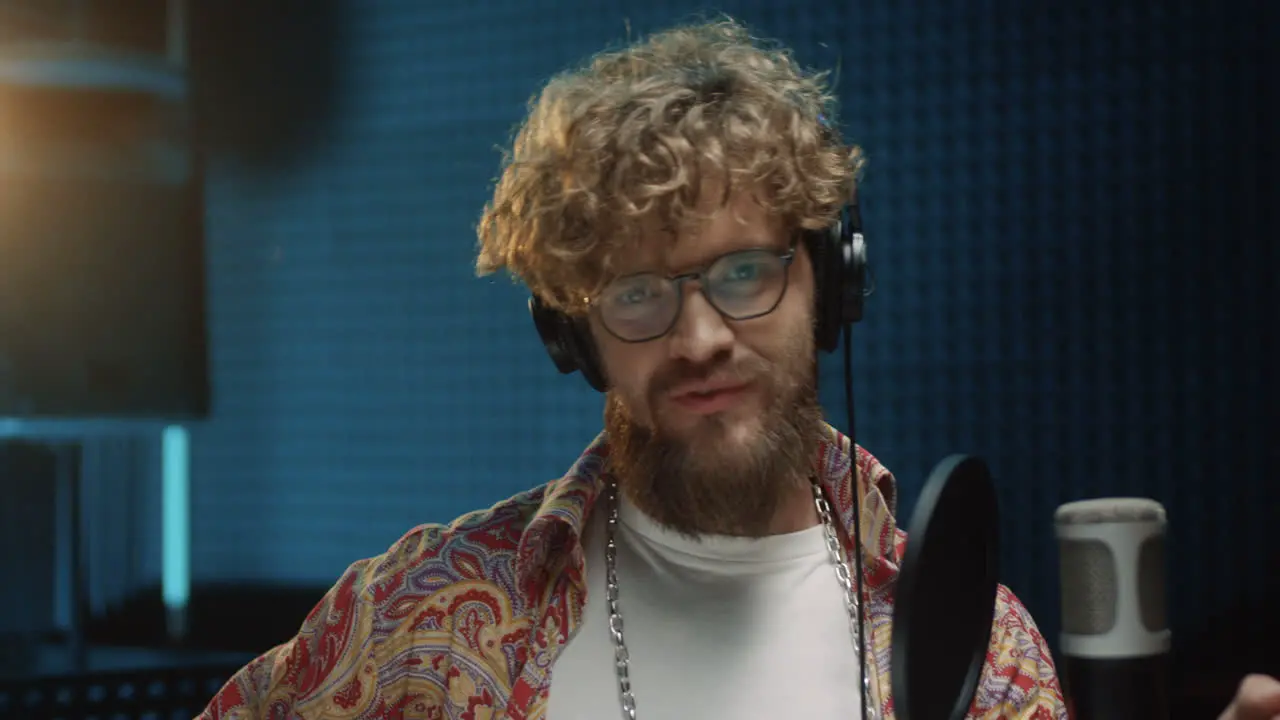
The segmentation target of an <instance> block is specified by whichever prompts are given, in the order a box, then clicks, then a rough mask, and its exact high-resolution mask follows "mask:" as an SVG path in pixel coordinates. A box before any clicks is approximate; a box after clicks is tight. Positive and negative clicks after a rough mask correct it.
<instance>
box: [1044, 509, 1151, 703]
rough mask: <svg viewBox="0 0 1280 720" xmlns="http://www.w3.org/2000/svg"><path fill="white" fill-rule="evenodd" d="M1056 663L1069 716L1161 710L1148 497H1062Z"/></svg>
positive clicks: (1058, 526)
mask: <svg viewBox="0 0 1280 720" xmlns="http://www.w3.org/2000/svg"><path fill="white" fill-rule="evenodd" d="M1053 520H1054V529H1055V532H1056V535H1057V537H1058V552H1059V563H1060V565H1059V569H1060V580H1061V583H1062V585H1061V594H1062V652H1061V655H1062V658H1061V662H1060V663H1059V667H1060V670H1061V676H1062V682H1063V690H1064V692H1065V694H1066V696H1067V703H1068V706H1069V707H1070V708H1071V711H1070V715H1071V717H1072V718H1074V719H1075V720H1112V719H1113V718H1114V719H1115V720H1120V718H1124V720H1168V718H1169V688H1168V675H1167V673H1168V665H1169V650H1170V644H1171V643H1170V633H1169V628H1168V622H1167V620H1166V611H1165V529H1166V518H1165V511H1164V507H1163V506H1162V505H1161V504H1160V503H1158V502H1156V501H1154V500H1149V499H1146V498H1098V499H1094V500H1081V501H1078V502H1072V503H1067V504H1065V505H1062V506H1060V507H1059V508H1058V509H1057V511H1056V512H1055V513H1054V516H1053Z"/></svg>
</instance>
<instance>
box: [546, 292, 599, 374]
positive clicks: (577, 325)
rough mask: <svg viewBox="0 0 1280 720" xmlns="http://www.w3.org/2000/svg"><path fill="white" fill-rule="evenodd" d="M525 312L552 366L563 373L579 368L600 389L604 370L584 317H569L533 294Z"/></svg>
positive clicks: (577, 370)
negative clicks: (553, 364) (529, 317)
mask: <svg viewBox="0 0 1280 720" xmlns="http://www.w3.org/2000/svg"><path fill="white" fill-rule="evenodd" d="M529 315H530V316H532V317H533V326H534V328H535V329H537V331H538V337H539V338H540V339H541V340H542V346H543V347H544V348H546V350H547V355H549V356H550V357H551V361H552V362H553V363H555V366H556V369H557V370H559V371H560V372H561V373H563V374H566V375H567V374H569V373H573V372H580V373H582V376H583V378H585V379H586V381H587V383H588V384H589V385H591V387H593V388H595V389H596V390H598V391H600V392H604V390H605V388H606V387H607V385H606V382H605V378H604V372H603V371H602V370H601V367H600V359H599V355H598V354H597V353H596V346H595V341H594V340H592V338H591V328H590V327H588V326H587V322H586V320H583V319H580V318H573V317H570V316H569V315H567V314H565V313H563V312H560V311H559V310H556V309H554V308H552V307H550V306H548V305H547V304H546V303H544V302H542V300H541V299H540V298H538V297H537V296H536V295H535V296H532V297H530V298H529Z"/></svg>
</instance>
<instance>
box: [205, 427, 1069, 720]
mask: <svg viewBox="0 0 1280 720" xmlns="http://www.w3.org/2000/svg"><path fill="white" fill-rule="evenodd" d="M608 452H609V451H608V444H607V442H606V441H605V440H604V439H603V437H601V438H600V439H597V440H596V442H595V443H593V444H592V445H591V447H589V448H588V449H587V450H586V451H585V452H584V453H583V454H582V456H581V457H580V458H579V459H578V461H577V462H576V463H575V464H574V466H573V468H572V469H570V471H569V472H568V473H567V474H566V475H565V476H564V477H562V478H560V479H559V480H555V481H552V482H550V483H547V484H546V485H543V486H541V487H538V488H535V489H533V490H530V491H528V492H524V493H521V494H519V495H516V496H515V497H513V498H511V499H509V500H505V501H503V502H500V503H498V504H497V505H495V506H493V507H492V508H490V509H488V510H484V511H479V512H475V513H471V514H469V515H465V516H463V517H461V518H459V519H458V520H456V521H454V522H453V523H452V524H450V525H448V526H444V525H423V526H421V527H418V528H416V529H414V530H412V531H411V532H409V533H408V534H407V535H405V536H404V537H403V538H401V539H400V540H399V541H398V542H397V543H396V544H395V545H393V546H392V547H391V549H390V550H388V551H387V552H386V553H385V554H383V555H380V556H378V557H374V558H370V559H367V560H360V561H358V562H356V563H354V564H353V565H352V566H351V567H350V568H349V569H348V570H347V572H346V573H345V574H344V575H343V576H342V579H341V580H339V581H338V583H337V585H335V586H334V587H333V588H332V589H331V590H330V591H329V592H328V594H326V595H325V597H324V599H322V600H321V601H320V603H319V604H318V605H317V606H316V608H315V609H314V610H313V611H312V612H311V614H310V615H309V616H308V617H307V619H306V621H305V622H304V623H303V625H302V629H301V630H300V631H299V632H298V634H297V635H296V636H295V637H294V638H293V639H292V640H290V641H288V642H286V643H284V644H283V645H280V646H277V647H275V648H272V649H271V650H269V651H267V652H266V653H265V654H263V655H262V656H261V657H259V658H257V659H256V660H254V661H252V662H250V663H249V664H248V665H247V666H245V667H244V668H243V669H242V670H241V671H240V672H239V673H237V674H236V675H235V677H233V678H232V679H231V680H230V681H229V682H227V684H226V685H225V686H224V687H223V688H222V690H221V691H219V693H218V694H217V695H216V696H215V697H214V698H213V700H212V701H211V702H210V704H209V706H208V707H207V708H206V709H205V711H204V712H203V713H202V714H201V716H200V717H201V720H221V719H226V720H233V719H248V718H255V719H256V718H262V719H263V720H266V719H267V718H271V719H272V720H276V719H278V720H285V719H287V718H349V719H353V720H354V719H361V720H363V719H365V718H410V717H412V718H432V719H439V720H489V719H491V718H508V719H510V720H523V719H525V718H529V719H532V718H544V717H545V715H546V707H547V697H548V690H549V685H550V678H551V674H550V668H551V667H552V665H553V664H554V663H555V660H556V656H557V655H558V654H559V652H560V650H561V649H562V648H563V647H564V645H565V643H566V641H567V639H568V638H569V637H570V636H571V635H572V634H573V632H574V630H575V629H576V628H577V626H578V624H579V623H580V622H581V621H582V614H583V607H584V605H585V602H586V594H585V583H584V577H583V574H584V568H585V563H584V557H583V551H582V546H581V544H580V542H579V539H580V537H581V533H582V531H583V529H584V526H585V518H586V516H587V513H588V512H590V510H591V507H592V505H593V503H594V501H595V500H596V497H597V496H598V495H599V494H600V489H601V487H602V486H603V479H604V470H605V464H606V459H607V457H608ZM857 461H858V462H857V465H858V473H857V474H858V480H859V482H858V490H859V492H860V493H861V494H862V497H863V498H864V500H863V502H862V513H863V514H862V530H863V548H864V551H863V563H864V564H863V569H864V582H865V586H866V591H867V595H868V610H869V616H870V623H869V625H870V629H869V632H870V634H869V637H868V643H867V657H866V662H868V663H871V665H870V667H871V668H873V672H872V673H871V675H872V691H873V697H875V698H876V699H877V701H878V704H879V705H880V707H881V710H882V712H883V713H884V717H885V718H886V720H888V719H890V718H892V717H893V700H892V696H891V692H890V685H889V674H888V671H889V646H890V629H891V621H892V615H893V587H894V580H895V579H896V577H897V574H898V567H899V563H900V562H901V559H902V553H903V550H904V548H905V542H906V535H905V533H903V532H902V531H901V530H899V529H898V528H897V525H896V523H895V522H894V518H893V511H894V509H895V507H894V503H895V499H896V486H895V482H894V478H893V476H892V475H891V474H890V473H889V471H888V470H887V469H885V468H884V467H883V466H882V465H880V463H879V462H877V461H876V459H875V458H874V457H872V456H871V455H870V454H869V453H867V452H866V451H865V450H864V449H862V448H860V447H859V448H858V450H857ZM850 467H851V462H850V453H849V440H848V439H847V438H845V437H844V436H842V435H841V434H840V433H838V432H837V431H835V430H834V429H832V428H829V427H828V428H827V429H826V434H825V436H824V438H823V442H822V443H821V447H820V451H819V461H818V470H819V477H820V480H821V484H822V486H823V488H824V490H825V491H826V493H827V497H828V499H829V500H830V501H831V503H832V507H833V509H834V510H835V511H836V512H837V513H838V515H839V519H840V522H841V525H842V526H843V527H844V528H846V530H845V538H846V542H847V538H848V537H850V536H851V535H852V530H851V529H850V528H852V525H853V506H854V504H853V495H852V493H853V487H852V486H853V483H852V475H853V473H851V472H850ZM856 681H857V679H856V678H850V682H856ZM969 717H970V718H975V719H976V718H984V719H985V718H1027V719H1035V720H1066V718H1067V712H1066V707H1065V705H1064V703H1063V700H1062V693H1061V691H1060V689H1059V684H1058V680H1057V676H1056V673H1055V670H1054V665H1053V660H1052V659H1051V658H1050V657H1049V649H1048V647H1047V646H1046V645H1045V642H1044V639H1043V638H1042V637H1041V635H1040V632H1039V630H1037V628H1036V625H1035V623H1034V621H1033V620H1032V619H1031V616H1030V615H1029V614H1028V612H1027V610H1026V608H1025V607H1024V606H1023V605H1022V603H1021V602H1019V601H1018V599H1017V598H1016V597H1014V595H1013V593H1012V592H1010V591H1009V589H1008V588H1006V587H1004V586H1001V587H1000V591H999V595H998V597H997V603H996V610H995V627H994V631H993V632H992V635H991V646H990V650H989V652H988V654H987V664H986V667H985V668H984V669H983V673H982V677H981V682H980V684H979V687H978V692H977V695H976V697H975V699H974V704H973V707H972V709H971V712H970V715H969ZM553 720H554V719H553Z"/></svg>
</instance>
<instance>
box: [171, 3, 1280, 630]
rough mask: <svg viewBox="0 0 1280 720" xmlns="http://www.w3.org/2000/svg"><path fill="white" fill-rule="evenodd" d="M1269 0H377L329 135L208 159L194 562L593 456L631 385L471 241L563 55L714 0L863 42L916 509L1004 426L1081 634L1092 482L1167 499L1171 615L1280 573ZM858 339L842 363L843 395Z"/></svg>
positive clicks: (888, 439)
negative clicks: (272, 152)
mask: <svg viewBox="0 0 1280 720" xmlns="http://www.w3.org/2000/svg"><path fill="white" fill-rule="evenodd" d="M1248 7H1249V11H1250V12H1271V11H1266V10H1264V9H1263V8H1262V4H1261V3H1253V4H1251V5H1249V6H1248ZM1243 8H1245V5H1244V4H1242V3H1235V4H1233V5H1231V6H1228V5H1225V4H1222V5H1217V6H1210V5H1209V4H1207V3H1199V2H1193V1H1192V0H1179V1H1176V2H1160V1H1158V0H1151V1H1149V2H1139V1H1138V0H1123V1H1121V2H1114V3H1101V2H1099V3H1085V4H1068V5H1063V4H1058V5H1056V6H1054V7H1045V8H1040V7H1038V6H1035V5H1032V4H1027V3H1013V2H981V3H973V2H961V1H960V0H954V1H952V2H943V1H942V0H927V1H922V2H912V3H857V4H855V3H832V2H825V1H823V2H819V1H817V0H797V1H795V2H791V3H787V4H785V5H784V4H782V3H770V2H768V1H767V0H754V1H747V0H741V1H737V2H725V3H722V4H720V5H719V6H716V7H714V8H703V7H700V6H695V5H691V4H689V3H680V2H662V1H647V2H622V1H614V2H600V3H588V2H565V1H564V0H556V1H555V2H551V1H549V0H490V1H488V2H476V3H472V4H464V3H448V4H440V3H422V2H410V1H408V0H402V1H399V2H391V1H387V2H380V3H376V4H375V3H367V4H364V3H354V2H352V3H348V4H347V5H346V6H345V7H344V9H343V11H342V13H341V16H340V23H339V24H340V27H341V32H340V38H339V43H338V45H337V55H336V58H335V64H334V68H335V72H334V80H333V82H334V85H333V88H332V89H331V92H332V98H333V100H332V102H331V103H330V106H331V107H329V108H328V109H327V111H326V114H324V115H323V116H320V115H317V116H315V117H302V118H298V120H297V122H298V124H299V126H300V127H304V128H305V129H306V131H307V133H308V144H307V145H306V148H305V152H299V153H297V154H296V156H295V157H293V159H292V160H291V161H289V162H288V163H284V162H280V163H278V164H276V165H267V166H264V165H262V164H255V163H252V162H249V161H246V160H244V159H243V158H237V157H235V156H234V155H231V154H228V155H226V156H223V157H221V158H220V159H218V160H217V161H216V162H215V164H214V166H213V168H212V170H211V178H210V190H209V201H210V210H209V232H210V240H209V257H210V293H211V315H212V347H213V368H214V373H215V392H216V410H215V417H214V418H213V419H212V420H211V421H209V422H208V423H205V424H202V425H199V426H197V427H195V428H193V432H194V435H193V451H194V457H193V478H194V483H195V485H194V488H193V491H192V502H193V507H194V513H195V516H194V526H193V531H194V539H193V542H192V550H193V559H192V576H193V578H194V580H195V581H196V582H197V583H210V582H228V581H250V582H262V583H281V584H294V585H308V586H324V585H327V584H328V583H330V582H331V581H332V580H334V579H335V578H337V577H338V575H339V574H340V573H341V571H342V570H343V568H344V567H345V566H346V565H347V564H348V563H349V562H351V561H352V560H354V559H356V558H359V557H363V556H368V555H372V554H376V553H378V552H381V551H382V550H384V549H385V548H386V547H387V546H388V545H389V544H390V543H391V542H393V541H394V540H395V539H396V538H397V537H398V536H399V535H400V534H402V533H403V532H405V531H406V530H408V529H409V528H411V527H412V526H414V525H416V524H419V523H422V522H428V521H447V520H449V519H451V518H453V517H455V516H457V515H458V514H460V513H463V512H466V511H468V510H471V509H474V508H477V507H482V506H487V505H489V504H491V503H493V502H495V501H498V500H500V499H501V498H504V497H506V496H508V495H510V494H512V493H514V492H517V491H519V490H521V489H524V488H526V487H529V486H531V485H533V484H536V483H540V482H543V481H546V480H548V479H550V478H553V477H556V476H559V475H560V474H561V473H562V472H564V470H566V469H567V468H568V467H569V465H570V464H571V462H572V461H573V460H574V458H575V457H576V455H577V453H578V451H579V450H580V449H581V448H582V447H583V446H585V445H586V444H587V443H588V442H589V441H590V440H591V439H592V437H593V436H594V434H595V433H596V432H597V431H598V429H599V426H600V420H599V412H600V399H599V398H598V397H597V396H596V395H594V394H593V393H592V392H591V391H590V390H589V389H588V388H587V387H586V385H585V383H583V382H582V381H581V380H580V379H579V378H577V377H561V376H559V375H557V374H556V373H555V371H554V369H553V367H552V365H551V363H550V362H549V361H548V360H547V359H546V357H545V355H544V354H543V352H542V349H541V347H540V346H539V344H538V341H537V338H536V336H535V334H534V332H533V329H532V327H531V325H530V323H529V320H528V317H527V312H526V309H525V304H524V303H525V295H524V294H523V292H522V291H521V289H520V288H518V287H516V286H514V285H513V284H512V283H510V282H509V281H508V280H506V279H505V278H498V279H485V280H479V279H476V278H475V277H474V276H473V271H472V266H473V265H472V264H473V257H474V232H473V226H474V222H475V220H476V218H477V216H478V214H479V212H480V210H481V207H482V205H483V203H484V202H485V200H486V198H487V196H488V193H489V189H490V183H491V180H492V178H493V177H494V175H495V173H496V172H497V169H498V164H499V154H498V151H497V146H499V145H502V144H504V143H505V142H506V140H507V139H508V138H509V135H510V131H511V129H512V127H513V125H514V123H516V122H517V120H518V119H519V118H520V117H521V115H522V113H523V111H524V107H525V102H526V100H527V98H528V97H529V96H530V95H531V94H532V93H534V92H535V91H536V89H537V88H538V87H539V86H540V84H541V83H542V82H544V81H545V79H546V78H548V77H549V76H550V75H551V74H552V73H554V72H556V71H557V70H559V69H561V68H562V67H564V66H565V65H567V64H570V63H574V62H577V61H579V60H581V59H583V58H585V57H586V56H588V55H589V54H590V53H592V52H594V51H596V50H597V49H599V48H600V47H602V46H604V45H605V44H608V43H616V42H618V41H621V40H623V39H624V38H625V37H626V33H627V28H628V27H629V28H630V32H632V33H633V34H638V33H643V32H647V31H650V30H655V29H658V28H661V27H664V26H667V25H669V24H672V23H674V22H677V21H680V20H682V19H686V18H688V17H690V15H691V14H692V13H694V12H695V11H698V10H703V9H714V10H723V11H726V12H729V13H731V14H732V15H734V16H735V17H737V18H739V19H741V20H743V21H745V22H747V23H748V24H750V25H751V26H752V27H754V28H755V29H756V30H757V31H758V32H760V33H762V34H765V35H768V36H771V37H776V38H778V39H781V40H782V41H784V42H786V43H788V44H790V45H792V46H793V47H795V48H796V51H797V54H798V56H799V57H800V59H801V60H802V61H803V62H805V63H806V64H810V65H821V66H827V67H835V66H839V68H840V76H839V87H840V91H841V94H842V97H843V104H844V112H843V120H844V125H845V129H846V131H847V132H848V133H849V135H850V136H851V137H852V138H853V139H855V140H856V141H858V142H859V143H861V144H863V145H864V146H865V148H866V150H867V152H868V154H869V157H870V165H869V168H868V175H867V180H866V184H865V186H864V192H863V202H864V205H865V219H866V224H867V228H868V233H869V235H870V236H871V241H872V243H873V253H874V261H875V272H876V278H877V284H878V288H879V289H878V292H877V294H876V296H875V297H874V298H873V301H872V303H871V305H870V308H869V314H868V320H867V321H866V322H865V323H864V324H863V325H861V326H859V328H858V329H857V341H856V351H855V365H856V367H855V371H854V372H855V379H856V387H857V394H858V407H859V413H860V423H859V425H860V426H859V428H858V431H859V438H860V440H862V441H863V443H864V444H865V445H866V446H868V447H869V448H870V449H871V450H872V451H873V452H874V453H876V454H878V455H879V456H880V457H881V459H882V460H883V461H884V462H885V463H886V464H887V465H889V467H890V468H891V469H893V470H895V471H896V473H897V474H898V477H899V479H900V481H901V483H902V506H903V508H904V510H908V509H909V508H910V507H911V504H912V502H913V501H914V498H915V496H916V494H917V493H918V490H919V486H920V484H921V483H922V482H923V479H924V478H925V476H926V474H927V472H928V470H929V468H930V467H931V466H932V465H933V463H935V462H937V461H938V460H940V459H941V458H942V457H944V456H945V455H946V454H948V453H951V452H957V451H964V452H976V453H980V454H982V455H984V456H986V457H987V458H988V459H989V461H990V462H991V464H992V466H993V468H994V469H995V471H996V473H997V474H998V476H999V481H1000V485H1001V499H1002V503H1003V510H1004V513H1005V515H1006V517H1007V523H1006V524H1005V526H1004V527H1003V532H1004V536H1005V538H1006V549H1005V553H1004V558H1003V559H1004V565H1005V576H1006V579H1007V581H1008V582H1009V583H1010V584H1011V585H1013V586H1014V589H1015V590H1016V591H1017V592H1019V593H1020V594H1021V595H1022V596H1023V597H1024V599H1026V600H1027V602H1028V604H1029V605H1031V607H1032V610H1033V612H1034V613H1035V614H1036V615H1037V617H1039V618H1040V620H1041V624H1042V625H1043V626H1044V627H1045V629H1046V631H1048V632H1049V633H1050V635H1052V634H1053V632H1054V629H1055V628H1056V615H1057V599H1056V569H1055V565H1054V564H1055V562H1056V555H1055V552H1054V547H1053V544H1052V539H1051V529H1050V521H1051V514H1052V511H1053V508H1054V507H1055V506H1056V505H1057V504H1058V503H1060V502H1063V501H1066V500H1070V499H1076V498H1080V497H1087V496H1097V495H1115V494H1141V495H1147V496H1152V497H1155V498H1157V499H1159V500H1161V501H1162V502H1165V503H1166V504H1167V505H1168V507H1169V509H1170V512H1171V519H1172V526H1173V540H1172V547H1173V561H1172V563H1171V570H1172V573H1173V578H1174V580H1173V584H1174V586H1175V587H1176V588H1177V590H1178V592H1177V593H1175V596H1174V598H1173V604H1174V613H1175V615H1174V617H1175V622H1178V623H1181V622H1191V621H1195V622H1196V623H1199V622H1200V621H1201V620H1202V619H1203V618H1204V617H1207V616H1210V615H1212V614H1214V613H1222V612H1227V611H1228V610H1230V609H1232V608H1235V607H1238V605H1237V603H1239V602H1241V600H1240V599H1241V598H1243V599H1244V600H1247V601H1251V602H1254V603H1256V602H1259V601H1261V600H1262V599H1263V598H1264V597H1266V596H1267V593H1269V592H1274V577H1275V576H1276V575H1277V573H1275V572H1274V571H1271V572H1266V571H1262V572H1259V571H1257V570H1253V571H1250V572H1241V570H1243V569H1247V568H1266V567H1271V568H1275V567H1276V565H1275V563H1276V554H1275V549H1274V548H1275V542H1274V541H1272V540H1271V539H1270V536H1269V534H1268V532H1267V531H1268V530H1269V529H1270V526H1269V523H1270V522H1271V521H1272V519H1273V518H1274V517H1275V516H1276V508H1277V505H1278V501H1280V498H1278V497H1277V491H1276V489H1275V488H1276V484H1275V483H1274V481H1273V480H1271V479H1268V478H1266V477H1265V476H1264V474H1263V469H1264V467H1265V465H1264V461H1265V460H1268V459H1274V458H1275V450H1274V446H1267V445H1266V443H1269V442H1273V438H1274V427H1275V425H1274V423H1275V412H1274V407H1275V404H1274V395H1272V394H1270V393H1271V391H1270V390H1269V389H1268V388H1267V387H1266V386H1265V384H1264V379H1265V378H1264V374H1265V372H1266V371H1267V370H1268V369H1269V368H1273V367H1275V358H1276V355H1275V352H1274V348H1275V344H1274V340H1273V339H1272V338H1271V336H1270V335H1268V334H1267V332H1273V331H1274V325H1272V326H1271V328H1272V329H1271V330H1269V331H1267V332H1262V331H1260V330H1259V329H1258V326H1259V324H1260V323H1262V322H1264V319H1263V318H1264V315H1266V314H1267V313H1266V312H1264V311H1263V310H1262V309H1265V308H1275V307H1276V300H1275V294H1274V290H1273V289H1272V288H1271V287H1270V284H1269V282H1270V281H1269V279H1268V280H1264V277H1265V278H1270V277H1271V274H1270V273H1267V274H1265V276H1264V274H1263V273H1262V272H1260V271H1259V268H1262V267H1267V266H1274V258H1275V252H1274V244H1273V242H1272V241H1270V240H1268V241H1266V242H1264V240H1263V236H1262V235H1260V234H1259V230H1260V228H1261V227H1262V225H1261V219H1260V218H1261V217H1262V213H1263V212H1264V210H1265V208H1264V206H1263V204H1262V198H1260V197H1259V196H1258V192H1259V182H1260V180H1259V179H1258V178H1260V177H1261V174H1260V173H1261V171H1260V169H1259V167H1258V164H1257V163H1258V161H1257V160H1255V159H1254V156H1253V155H1251V154H1249V153H1247V152H1242V150H1241V149H1242V148H1245V149H1247V148H1250V147H1251V146H1252V145H1253V144H1256V143H1260V142H1263V141H1264V139H1263V138H1262V137H1261V133H1260V129H1261V127H1263V126H1262V125H1261V123H1262V121H1261V120H1259V118H1258V113H1259V112H1260V111H1259V109H1258V108H1257V107H1256V106H1255V105H1254V104H1253V103H1254V102H1255V98H1256V92H1257V91H1258V90H1260V89H1261V88H1262V78H1261V76H1260V74H1259V72H1258V70H1257V69H1256V68H1255V67H1254V66H1253V65H1252V64H1251V57H1252V54H1256V52H1258V50H1259V46H1260V45H1261V42H1262V41H1261V39H1260V37H1261V31H1260V30H1258V29H1257V28H1258V26H1259V25H1264V24H1265V23H1256V24H1255V23H1250V22H1243V21H1240V20H1239V17H1240V16H1239V13H1242V12H1244V10H1243ZM300 67H301V68H303V70H305V63H303V64H301V65H300ZM1210 231H1212V234H1211V235H1210V234H1208V233H1209V232H1210ZM1268 237H1273V234H1272V235H1269V236H1268ZM1197 263H1203V264H1205V265H1207V266H1208V267H1209V268H1210V269H1208V270H1198V269H1197V267H1196V264H1197ZM1260 308H1261V309H1260ZM837 359H838V358H837V357H832V358H826V359H824V360H823V372H822V390H823V397H824V400H825V401H826V404H827V406H828V407H829V408H830V409H831V410H832V419H833V420H834V421H835V423H836V424H837V425H839V426H841V427H843V425H844V413H843V408H842V406H841V404H840V398H841V395H840V381H841V376H840V368H839V366H838V363H837V362H836V360H837ZM1188 627H1190V626H1188ZM1200 627H1201V625H1200V624H1197V625H1195V628H1197V629H1198V628H1200Z"/></svg>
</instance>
